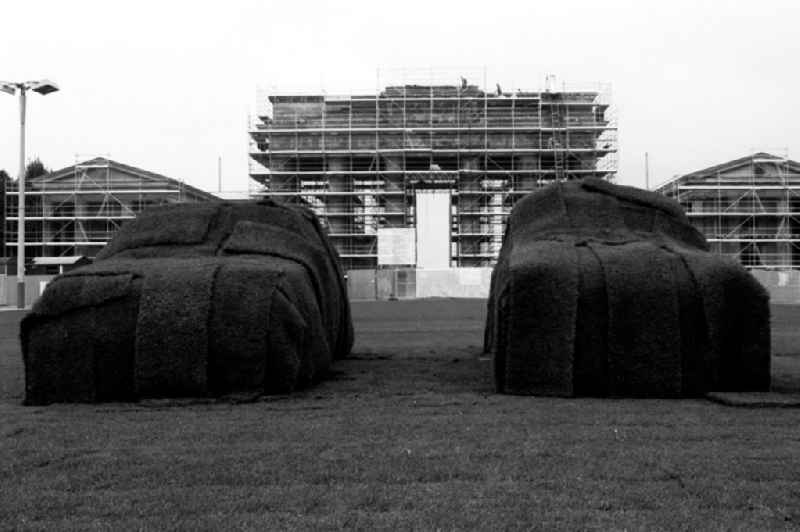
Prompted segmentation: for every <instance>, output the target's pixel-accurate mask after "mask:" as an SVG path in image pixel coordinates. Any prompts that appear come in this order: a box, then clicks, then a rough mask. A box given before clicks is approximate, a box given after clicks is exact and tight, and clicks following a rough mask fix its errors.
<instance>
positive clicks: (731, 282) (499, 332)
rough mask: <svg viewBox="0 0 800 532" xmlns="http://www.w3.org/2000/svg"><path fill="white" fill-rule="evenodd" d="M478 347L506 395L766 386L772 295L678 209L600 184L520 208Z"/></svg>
mask: <svg viewBox="0 0 800 532" xmlns="http://www.w3.org/2000/svg"><path fill="white" fill-rule="evenodd" d="M484 338H485V349H486V350H487V351H488V352H491V353H492V354H493V356H494V366H495V369H494V374H495V384H496V388H497V390H498V391H500V392H506V393H515V394H535V395H560V396H581V395H589V396H659V397H678V396H696V395H700V394H703V393H706V392H709V391H762V390H767V389H769V384H770V329H769V296H768V294H767V292H766V290H765V289H764V288H763V287H762V286H761V285H760V284H759V283H758V282H757V281H756V280H755V279H754V278H753V277H752V276H751V275H750V274H749V273H748V272H747V271H746V270H745V269H744V268H742V267H741V266H740V265H739V264H737V263H736V262H734V261H732V260H730V259H728V258H725V257H721V256H719V255H715V254H712V253H709V252H708V246H707V244H706V242H705V239H704V238H703V236H702V235H701V234H700V233H699V232H698V231H697V230H696V229H694V228H693V227H692V226H691V225H690V224H689V222H688V219H687V218H686V215H685V214H684V213H683V212H682V210H681V208H680V206H679V205H678V204H677V203H675V202H673V201H672V200H670V199H667V198H665V197H663V196H661V195H659V194H656V193H652V192H646V191H643V190H639V189H635V188H632V187H623V186H618V185H612V184H610V183H607V182H605V181H601V180H597V179H587V180H583V181H572V182H565V183H556V184H553V185H551V186H548V187H546V188H544V189H542V190H540V191H537V192H534V193H532V194H529V195H528V196H526V197H525V198H523V199H522V200H520V201H519V202H518V203H517V205H516V206H515V207H514V209H513V211H512V213H511V216H510V218H509V222H508V226H507V228H506V236H505V240H504V242H503V247H502V250H501V253H500V258H499V261H498V264H497V266H496V268H495V270H494V272H493V275H492V287H491V293H490V297H489V304H488V317H487V326H486V332H485V337H484Z"/></svg>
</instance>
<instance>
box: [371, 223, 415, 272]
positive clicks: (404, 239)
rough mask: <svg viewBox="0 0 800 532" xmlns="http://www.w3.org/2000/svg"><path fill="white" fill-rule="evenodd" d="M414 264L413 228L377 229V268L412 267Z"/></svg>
mask: <svg viewBox="0 0 800 532" xmlns="http://www.w3.org/2000/svg"><path fill="white" fill-rule="evenodd" d="M416 262H417V258H416V238H415V231H414V228H413V227H379V228H378V265H379V266H413V265H414V264H416Z"/></svg>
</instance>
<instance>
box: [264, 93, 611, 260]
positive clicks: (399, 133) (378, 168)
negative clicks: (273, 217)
mask: <svg viewBox="0 0 800 532" xmlns="http://www.w3.org/2000/svg"><path fill="white" fill-rule="evenodd" d="M484 86H485V81H484ZM609 92H610V90H609V87H608V86H607V85H597V86H596V87H595V88H593V89H590V90H567V89H566V87H564V88H562V90H551V89H550V88H548V90H543V91H521V90H516V91H510V92H509V91H503V90H502V89H501V87H500V86H499V85H498V86H497V87H496V90H493V91H487V90H486V89H485V88H481V87H479V86H478V85H475V84H470V83H469V82H468V81H467V80H466V79H464V78H461V79H460V80H458V81H457V82H456V83H452V84H446V83H442V84H417V83H408V82H405V83H402V84H396V85H387V86H385V87H384V88H383V89H378V90H376V92H375V93H370V94H355V95H347V96H332V95H325V94H308V95H300V94H271V95H270V96H269V97H268V102H269V104H270V107H271V110H267V111H266V112H263V113H260V115H259V116H258V117H257V119H256V120H255V121H254V123H253V124H252V125H251V128H250V139H251V148H250V176H251V178H252V179H254V180H255V181H257V182H258V183H259V184H260V185H261V188H259V189H258V190H257V191H255V193H256V194H263V195H270V196H274V197H278V198H281V199H283V200H285V201H289V202H297V203H302V204H305V205H307V206H309V207H311V208H312V209H313V210H315V211H316V213H317V214H318V215H319V216H320V217H321V218H322V220H323V222H324V223H325V224H326V225H327V227H328V229H329V232H330V235H331V237H332V239H333V241H334V243H335V244H336V246H337V248H338V250H339V253H340V255H341V257H342V259H343V262H344V265H345V267H346V268H348V269H358V268H374V267H375V266H376V264H377V262H376V261H377V229H378V228H379V227H413V226H414V225H415V216H414V190H415V189H416V188H417V187H420V186H424V187H428V188H430V187H433V188H443V189H447V190H449V191H450V193H451V202H452V231H451V235H452V242H451V247H452V253H451V264H452V265H453V266H487V265H491V264H493V262H494V261H495V260H496V258H497V255H498V252H499V250H500V246H501V243H502V235H503V229H504V226H505V220H506V218H507V216H508V214H509V212H510V210H511V207H512V206H513V205H514V203H515V202H516V201H517V200H518V199H519V198H520V197H522V196H523V195H525V194H527V193H529V192H530V191H532V190H534V189H536V188H538V187H541V186H544V185H546V184H548V183H551V182H553V181H554V180H561V179H576V178H582V177H590V176H591V177H599V178H602V179H613V178H614V176H615V173H616V153H617V143H616V121H615V117H614V112H613V108H612V107H611V105H610V98H609Z"/></svg>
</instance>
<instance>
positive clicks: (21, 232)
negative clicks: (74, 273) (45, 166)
mask: <svg viewBox="0 0 800 532" xmlns="http://www.w3.org/2000/svg"><path fill="white" fill-rule="evenodd" d="M28 89H30V90H32V91H34V92H38V93H39V94H41V95H45V94H50V93H51V92H56V91H57V90H58V85H56V84H55V83H53V82H52V81H49V80H46V79H42V80H39V81H24V82H20V83H13V82H8V81H0V90H1V91H3V92H7V93H8V94H11V95H12V96H13V95H14V94H15V93H16V92H17V90H19V176H18V179H17V187H18V198H19V199H18V200H17V202H18V205H17V307H18V308H25V91H27V90H28Z"/></svg>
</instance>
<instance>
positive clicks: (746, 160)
mask: <svg viewBox="0 0 800 532" xmlns="http://www.w3.org/2000/svg"><path fill="white" fill-rule="evenodd" d="M754 159H761V160H764V159H767V160H770V161H785V162H786V163H787V164H788V165H790V166H793V167H795V168H797V169H798V170H799V171H800V162H797V161H794V160H792V159H787V158H786V157H780V156H778V155H773V154H771V153H766V152H763V151H761V152H758V153H754V154H752V155H746V156H745V157H740V158H738V159H733V160H732V161H727V162H724V163H720V164H716V165H714V166H709V167H708V168H703V169H702V170H695V171H694V172H690V173H688V174H683V175H679V176H675V177H673V178H672V179H670V180H669V181H666V182H664V183H662V184H660V185H658V187H656V191H660V190H662V189H664V188H666V187H667V186H669V185H672V184H673V183H675V182H677V181H685V180H688V179H691V178H693V177H706V176H708V175H711V174H716V173H717V172H722V171H725V170H732V169H734V168H738V167H740V166H744V165H746V164H750V163H751V162H752V161H753V160H754Z"/></svg>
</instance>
